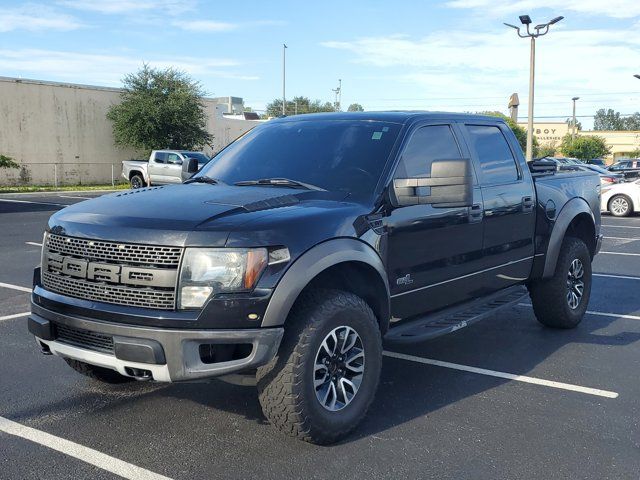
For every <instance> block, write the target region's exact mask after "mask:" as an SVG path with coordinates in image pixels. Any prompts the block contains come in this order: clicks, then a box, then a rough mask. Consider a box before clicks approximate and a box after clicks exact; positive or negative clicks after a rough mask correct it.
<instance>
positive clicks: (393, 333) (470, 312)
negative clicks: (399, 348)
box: [384, 285, 527, 343]
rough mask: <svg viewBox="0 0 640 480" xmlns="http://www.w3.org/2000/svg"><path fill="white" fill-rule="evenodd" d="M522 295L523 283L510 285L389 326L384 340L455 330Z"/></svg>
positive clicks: (416, 339) (411, 340) (403, 340)
mask: <svg viewBox="0 0 640 480" xmlns="http://www.w3.org/2000/svg"><path fill="white" fill-rule="evenodd" d="M525 295H527V289H526V287H524V286H522V285H517V286H515V287H509V288H507V289H505V290H502V291H500V292H497V293H494V294H492V295H490V296H488V297H483V298H481V299H478V300H472V301H470V302H467V303H464V304H462V305H456V306H454V307H450V308H447V309H444V310H441V311H438V312H435V313H431V314H428V315H426V316H424V317H419V318H416V319H414V320H407V321H405V322H402V323H400V324H397V326H395V327H394V326H392V327H391V328H390V329H389V332H388V333H387V334H386V335H385V337H384V340H385V342H388V343H414V342H422V341H424V340H429V339H431V338H435V337H439V336H440V335H445V334H447V333H451V332H455V331H456V330H459V329H461V328H464V327H468V326H469V325H471V324H473V323H476V322H478V321H480V320H482V319H483V318H485V317H488V316H489V315H491V314H493V313H495V312H497V311H498V310H500V309H501V308H505V307H509V306H511V305H514V304H516V303H518V302H519V301H520V300H521V299H522V297H524V296H525Z"/></svg>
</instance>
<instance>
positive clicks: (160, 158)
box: [154, 152, 167, 163]
mask: <svg viewBox="0 0 640 480" xmlns="http://www.w3.org/2000/svg"><path fill="white" fill-rule="evenodd" d="M154 160H155V162H156V163H167V152H156V156H155V158H154Z"/></svg>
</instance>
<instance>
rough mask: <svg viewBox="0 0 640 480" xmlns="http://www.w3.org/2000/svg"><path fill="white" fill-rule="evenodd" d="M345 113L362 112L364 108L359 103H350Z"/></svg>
mask: <svg viewBox="0 0 640 480" xmlns="http://www.w3.org/2000/svg"><path fill="white" fill-rule="evenodd" d="M347 112H364V107H363V106H362V105H360V104H359V103H352V104H351V105H349V108H347Z"/></svg>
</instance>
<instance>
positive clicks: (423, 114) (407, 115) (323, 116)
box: [271, 110, 503, 123]
mask: <svg viewBox="0 0 640 480" xmlns="http://www.w3.org/2000/svg"><path fill="white" fill-rule="evenodd" d="M301 120H304V121H310V120H369V121H379V122H392V123H407V122H410V121H415V120H448V121H455V120H464V121H470V120H475V121H484V122H487V121H489V122H502V121H503V119H502V118H500V117H494V116H490V115H477V114H472V113H456V112H429V111H419V110H406V111H385V112H330V113H310V114H304V115H293V116H290V117H278V118H276V119H273V120H271V122H291V121H301Z"/></svg>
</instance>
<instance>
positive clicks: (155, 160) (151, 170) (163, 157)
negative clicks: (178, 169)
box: [147, 152, 167, 185]
mask: <svg viewBox="0 0 640 480" xmlns="http://www.w3.org/2000/svg"><path fill="white" fill-rule="evenodd" d="M166 167H167V153H166V152H153V153H152V155H151V158H149V165H148V167H147V173H148V174H149V179H150V180H151V184H152V185H158V184H162V183H166V176H167V174H166Z"/></svg>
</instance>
